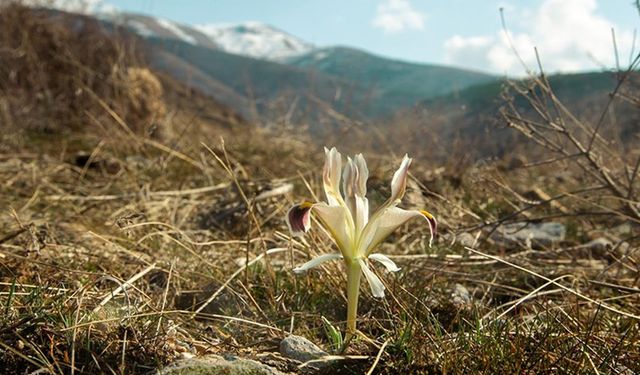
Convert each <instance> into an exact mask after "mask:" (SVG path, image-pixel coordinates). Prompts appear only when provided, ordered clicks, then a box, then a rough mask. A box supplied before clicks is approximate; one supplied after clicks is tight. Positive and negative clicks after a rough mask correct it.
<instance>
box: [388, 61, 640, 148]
mask: <svg viewBox="0 0 640 375" xmlns="http://www.w3.org/2000/svg"><path fill="white" fill-rule="evenodd" d="M632 78H633V79H637V75H633V76H632ZM618 79H619V77H618V76H617V75H616V74H615V73H613V72H591V73H575V74H558V75H553V76H550V77H548V80H549V84H550V86H551V88H552V89H553V92H554V95H555V96H556V97H557V98H558V100H559V101H560V102H561V103H562V105H563V106H564V108H566V109H567V110H569V111H570V112H571V113H573V114H574V118H575V119H577V120H578V121H580V122H581V123H583V124H587V125H588V126H595V124H597V123H598V122H599V121H600V120H601V116H602V113H603V111H607V108H608V106H609V105H610V103H609V100H610V98H611V93H612V92H614V90H616V86H617V85H618ZM514 84H516V85H517V86H518V87H520V88H522V87H524V88H527V89H520V91H516V90H513V89H509V90H507V87H509V86H510V84H506V83H505V82H504V81H494V82H488V83H486V84H482V85H475V86H471V87H468V88H466V89H464V90H461V91H459V92H456V93H450V94H447V95H443V96H440V97H436V98H431V99H427V100H424V101H422V102H420V103H419V104H418V105H416V106H415V107H414V108H412V109H407V110H403V111H399V112H398V113H397V114H396V119H397V122H398V123H400V122H404V123H406V124H410V126H411V134H413V135H414V136H415V137H416V138H418V139H423V140H426V142H427V144H424V143H423V144H421V145H415V147H421V148H425V147H426V149H428V150H429V152H430V153H431V154H432V155H431V156H434V157H436V158H439V159H441V160H446V158H447V156H448V155H450V154H451V153H452V151H454V150H452V145H454V144H457V145H458V146H457V147H459V148H460V149H462V150H464V153H465V154H468V155H470V156H472V159H474V160H477V159H479V158H484V157H489V156H508V155H511V154H513V153H514V152H523V147H524V145H529V146H531V145H532V144H533V142H530V141H525V140H524V137H523V136H522V135H521V134H519V133H517V132H516V131H513V130H512V129H508V128H507V127H506V122H505V121H504V119H503V118H502V116H501V114H500V113H501V109H502V108H505V104H506V103H507V101H510V102H511V103H512V105H513V108H515V109H516V110H517V111H518V113H519V115H520V116H521V117H522V118H525V119H530V120H533V121H540V123H543V122H544V120H542V118H541V115H540V113H539V112H538V111H539V110H540V108H538V107H534V106H532V105H531V104H530V103H529V102H528V100H527V99H526V97H525V95H536V96H537V97H539V98H543V96H542V95H541V94H540V89H539V88H536V87H537V86H536V85H534V84H533V83H532V81H531V80H530V79H523V80H520V81H516V82H514ZM627 86H628V85H627ZM621 93H622V96H620V97H624V96H623V95H624V91H621ZM543 102H544V103H546V104H545V105H543V107H544V106H547V107H548V108H549V109H551V111H552V113H553V107H552V105H551V103H550V102H549V101H548V100H546V101H545V100H543ZM634 105H635V104H633V103H632V101H625V100H617V101H616V103H615V105H611V107H610V108H609V110H608V116H607V117H606V121H605V123H604V125H603V126H602V127H601V128H600V133H601V134H602V135H603V136H604V137H605V138H607V139H610V140H613V141H615V142H616V143H617V144H618V145H621V146H622V147H628V148H630V149H633V147H634V146H633V145H636V146H635V147H637V144H638V142H639V141H640V128H639V127H638V125H637V124H638V121H639V118H638V111H637V107H635V106H634ZM562 117H563V119H564V121H565V122H566V123H567V124H568V125H567V126H569V127H575V126H576V124H575V122H574V120H573V119H572V118H570V116H566V115H563V116H562ZM557 121H559V120H557ZM541 126H543V125H541ZM430 142H431V143H430ZM411 147H414V146H411ZM458 151H460V150H458ZM529 151H531V150H528V151H527V152H529ZM417 152H419V150H418V149H417V150H416V151H415V152H414V153H417Z"/></svg>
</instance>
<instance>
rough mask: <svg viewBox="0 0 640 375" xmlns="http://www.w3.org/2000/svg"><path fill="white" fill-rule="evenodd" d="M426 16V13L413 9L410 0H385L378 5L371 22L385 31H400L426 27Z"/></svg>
mask: <svg viewBox="0 0 640 375" xmlns="http://www.w3.org/2000/svg"><path fill="white" fill-rule="evenodd" d="M425 18H426V16H425V14H424V13H421V12H419V11H417V10H415V9H413V6H411V3H410V2H409V1H408V0H385V1H384V2H383V3H382V4H379V5H378V8H377V9H376V16H375V17H374V18H373V21H371V23H372V25H373V26H374V27H376V28H380V29H382V30H383V31H384V32H385V33H398V32H401V31H405V30H422V29H424V21H425Z"/></svg>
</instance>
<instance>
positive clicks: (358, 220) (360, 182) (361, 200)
mask: <svg viewBox="0 0 640 375" xmlns="http://www.w3.org/2000/svg"><path fill="white" fill-rule="evenodd" d="M367 178H369V170H368V169H367V163H366V161H365V160H364V157H363V156H362V154H358V155H356V156H355V158H354V159H351V158H348V159H347V164H346V165H345V166H344V171H343V172H342V192H343V194H344V202H345V204H346V206H347V207H348V208H349V211H350V212H351V218H352V219H353V223H354V227H355V230H356V232H358V233H359V232H360V231H361V230H362V229H363V228H364V226H365V225H366V224H367V222H368V221H369V201H368V200H367V198H365V195H366V193H367Z"/></svg>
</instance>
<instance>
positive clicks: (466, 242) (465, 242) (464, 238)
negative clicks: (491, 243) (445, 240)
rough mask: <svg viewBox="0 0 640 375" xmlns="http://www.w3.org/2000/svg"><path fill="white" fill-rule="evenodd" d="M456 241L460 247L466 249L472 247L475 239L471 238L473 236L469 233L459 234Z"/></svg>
mask: <svg viewBox="0 0 640 375" xmlns="http://www.w3.org/2000/svg"><path fill="white" fill-rule="evenodd" d="M456 241H457V242H458V243H459V244H460V245H462V246H466V247H473V246H474V245H475V243H476V239H475V237H473V235H472V234H471V233H467V232H464V233H460V234H459V235H458V236H457V238H456Z"/></svg>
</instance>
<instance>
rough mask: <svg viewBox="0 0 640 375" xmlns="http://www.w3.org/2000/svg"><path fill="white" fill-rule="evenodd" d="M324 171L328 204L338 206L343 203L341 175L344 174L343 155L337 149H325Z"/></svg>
mask: <svg viewBox="0 0 640 375" xmlns="http://www.w3.org/2000/svg"><path fill="white" fill-rule="evenodd" d="M324 155H325V158H324V169H323V170H322V182H323V184H324V193H325V195H326V196H327V203H329V205H330V206H337V205H339V204H340V202H341V201H342V197H341V196H340V173H341V172H342V155H341V154H340V153H339V152H338V150H337V149H336V148H335V147H332V148H331V150H329V149H328V148H326V147H325V148H324Z"/></svg>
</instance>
